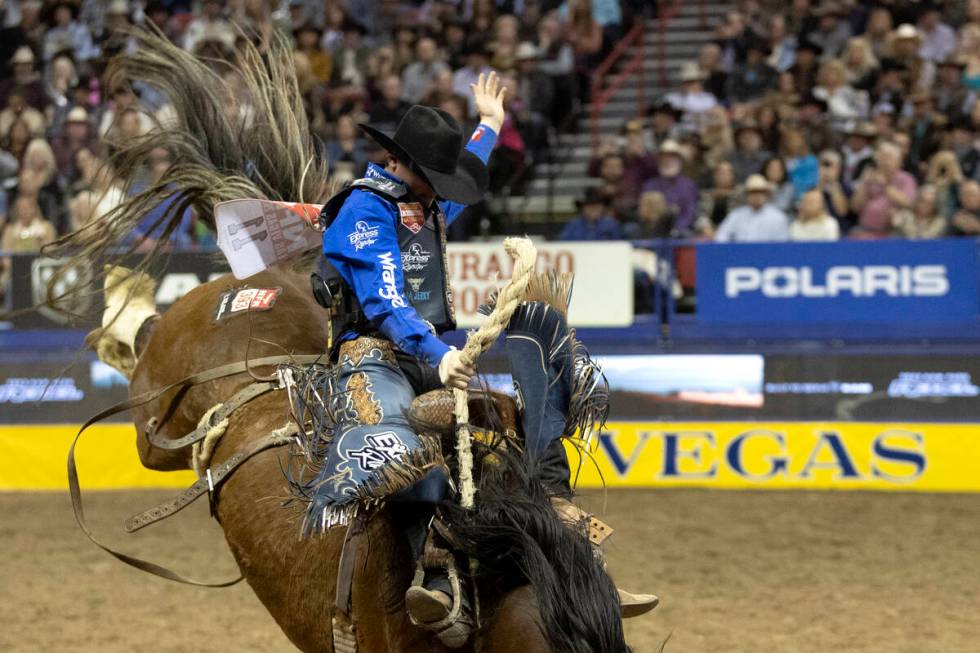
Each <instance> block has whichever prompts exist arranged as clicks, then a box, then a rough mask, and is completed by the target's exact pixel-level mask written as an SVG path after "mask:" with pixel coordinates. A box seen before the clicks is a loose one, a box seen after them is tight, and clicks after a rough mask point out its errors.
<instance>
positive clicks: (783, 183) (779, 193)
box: [759, 157, 794, 213]
mask: <svg viewBox="0 0 980 653" xmlns="http://www.w3.org/2000/svg"><path fill="white" fill-rule="evenodd" d="M759 172H761V173H762V176H763V177H765V178H766V181H767V182H769V188H771V189H772V196H771V197H770V199H769V201H770V203H771V204H772V205H773V206H775V207H776V208H777V209H779V210H780V211H782V212H783V213H789V210H790V209H791V208H793V195H794V190H793V182H791V181H790V179H789V174H788V173H787V172H786V164H785V163H784V162H783V160H782V159H780V158H779V157H772V158H771V159H769V160H768V161H766V162H765V164H763V166H762V168H760V169H759Z"/></svg>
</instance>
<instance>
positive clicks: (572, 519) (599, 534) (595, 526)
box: [551, 496, 660, 619]
mask: <svg viewBox="0 0 980 653" xmlns="http://www.w3.org/2000/svg"><path fill="white" fill-rule="evenodd" d="M551 505H552V507H554V509H555V512H556V513H558V517H559V519H561V520H562V521H563V522H565V523H566V524H568V525H569V526H571V527H572V528H573V529H575V530H578V531H580V532H581V533H583V534H584V535H585V536H586V537H587V538H588V539H589V542H591V543H592V545H593V547H594V548H593V553H595V556H596V557H597V558H598V559H599V560H600V561H601V562H602V566H603V568H604V569H605V567H606V556H605V554H604V553H603V552H602V549H601V548H600V547H601V545H602V543H603V542H605V541H606V539H607V538H608V537H609V536H610V535H612V532H613V529H612V528H610V527H609V526H608V525H607V524H605V523H603V522H602V521H600V520H598V519H596V518H595V517H594V516H592V515H590V514H588V513H587V512H585V511H584V510H582V509H581V508H579V507H578V506H576V505H575V504H574V503H572V502H571V501H569V500H568V499H565V498H563V497H560V496H553V497H551ZM616 592H617V593H618V594H619V611H620V614H621V615H622V616H623V618H624V619H629V618H631V617H638V616H640V615H641V614H646V613H647V612H649V611H650V610H653V609H654V608H655V607H657V604H659V603H660V599H659V598H658V597H657V596H655V595H653V594H633V593H632V592H627V591H626V590H623V589H619V588H618V587H617V588H616Z"/></svg>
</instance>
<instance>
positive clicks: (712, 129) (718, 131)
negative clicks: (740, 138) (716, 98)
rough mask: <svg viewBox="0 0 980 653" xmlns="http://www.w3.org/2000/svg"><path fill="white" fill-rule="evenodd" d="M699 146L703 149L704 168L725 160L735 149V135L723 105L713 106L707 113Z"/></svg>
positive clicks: (714, 165)
mask: <svg viewBox="0 0 980 653" xmlns="http://www.w3.org/2000/svg"><path fill="white" fill-rule="evenodd" d="M701 147H702V148H703V150H704V163H705V165H706V170H711V169H713V168H715V167H716V166H718V165H719V164H721V163H723V162H725V161H726V160H727V159H728V157H729V156H731V154H732V152H733V151H734V150H735V137H734V136H733V134H732V123H731V121H729V119H728V111H726V110H725V108H724V107H721V106H718V107H715V109H714V110H713V111H711V113H710V114H708V119H707V125H706V126H705V129H704V133H702V134H701Z"/></svg>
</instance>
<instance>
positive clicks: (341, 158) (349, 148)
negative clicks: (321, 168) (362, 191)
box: [323, 115, 368, 179]
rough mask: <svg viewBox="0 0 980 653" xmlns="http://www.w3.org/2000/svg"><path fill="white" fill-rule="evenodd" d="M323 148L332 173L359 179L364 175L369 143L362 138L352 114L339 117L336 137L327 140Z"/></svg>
mask: <svg viewBox="0 0 980 653" xmlns="http://www.w3.org/2000/svg"><path fill="white" fill-rule="evenodd" d="M323 150H324V152H323V153H324V156H326V158H327V162H328V163H329V165H330V173H331V175H336V174H338V173H339V174H340V176H341V177H343V178H346V179H358V178H360V177H362V176H363V175H364V171H365V170H366V169H367V164H368V153H367V143H366V142H365V140H364V139H363V138H361V136H360V132H359V130H358V129H357V125H356V124H355V123H354V118H353V117H351V116H350V115H344V116H340V118H338V119H337V124H336V127H335V129H334V137H333V138H332V139H330V140H329V141H327V142H326V144H325V145H324V148H323Z"/></svg>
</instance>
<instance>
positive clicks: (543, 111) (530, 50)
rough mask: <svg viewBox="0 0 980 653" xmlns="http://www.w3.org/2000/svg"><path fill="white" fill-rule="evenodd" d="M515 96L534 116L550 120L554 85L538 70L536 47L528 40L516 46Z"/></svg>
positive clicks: (553, 99)
mask: <svg viewBox="0 0 980 653" xmlns="http://www.w3.org/2000/svg"><path fill="white" fill-rule="evenodd" d="M514 57H515V59H516V61H517V71H516V75H517V77H516V80H517V88H516V89H515V90H516V91H517V96H518V97H520V98H522V99H523V100H524V102H525V105H526V107H527V110H528V111H529V112H530V113H532V114H534V115H535V116H540V117H541V118H543V119H545V120H550V117H551V115H552V111H553V108H554V101H555V86H554V82H552V80H551V78H550V77H549V76H548V75H546V74H544V73H543V72H541V71H540V70H538V48H537V47H536V46H535V45H534V44H533V43H530V42H527V41H525V42H523V43H521V44H520V45H518V46H517V51H516V52H515V54H514Z"/></svg>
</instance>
